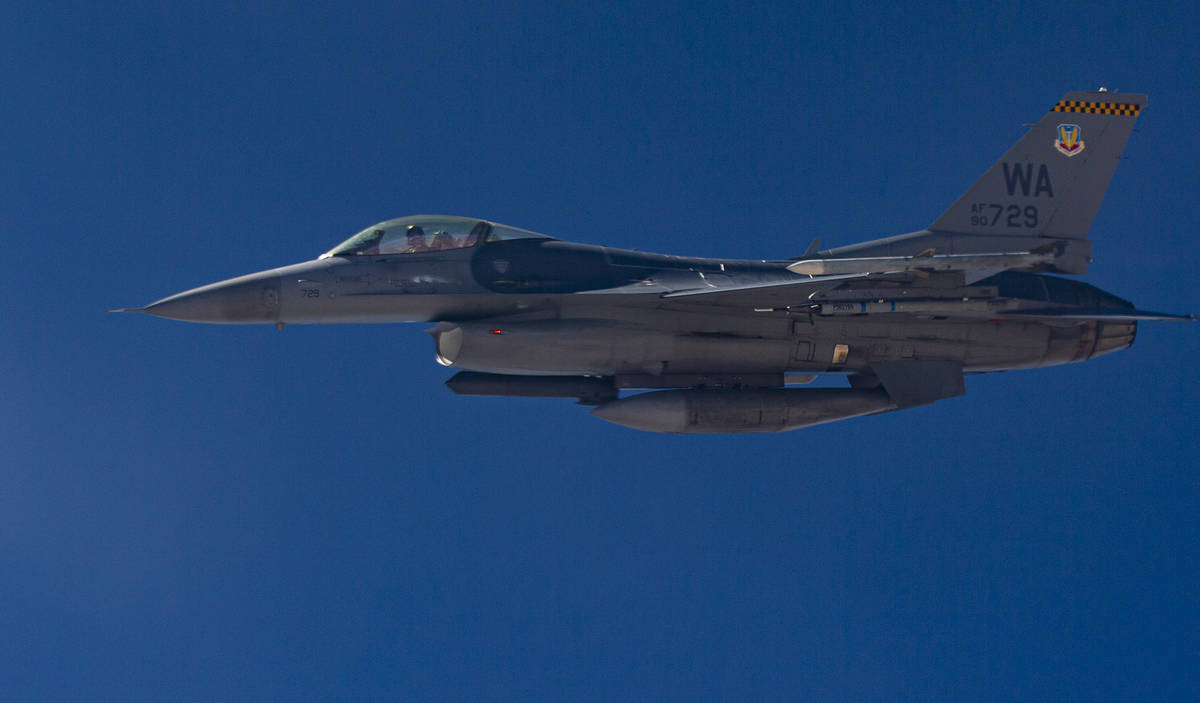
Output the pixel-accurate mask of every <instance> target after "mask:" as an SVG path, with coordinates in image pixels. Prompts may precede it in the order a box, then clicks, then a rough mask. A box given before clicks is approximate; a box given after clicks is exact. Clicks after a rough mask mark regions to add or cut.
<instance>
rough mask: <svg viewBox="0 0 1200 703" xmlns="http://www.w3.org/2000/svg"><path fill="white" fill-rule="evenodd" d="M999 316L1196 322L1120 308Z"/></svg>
mask: <svg viewBox="0 0 1200 703" xmlns="http://www.w3.org/2000/svg"><path fill="white" fill-rule="evenodd" d="M1000 314H1001V315H1005V316H1009V317H1042V318H1056V319H1060V320H1112V321H1113V322H1136V321H1137V320H1160V321H1171V322H1195V321H1196V316H1195V315H1174V314H1171V313H1167V312H1151V311H1149V310H1124V309H1120V308H1036V309H1034V310H1010V311H1007V312H1002V313H1000Z"/></svg>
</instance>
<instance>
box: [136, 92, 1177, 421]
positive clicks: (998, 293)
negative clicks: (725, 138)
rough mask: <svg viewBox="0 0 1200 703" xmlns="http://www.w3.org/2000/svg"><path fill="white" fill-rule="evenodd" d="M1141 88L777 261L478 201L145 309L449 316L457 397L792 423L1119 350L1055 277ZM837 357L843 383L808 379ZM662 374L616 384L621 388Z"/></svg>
mask: <svg viewBox="0 0 1200 703" xmlns="http://www.w3.org/2000/svg"><path fill="white" fill-rule="evenodd" d="M1145 105H1146V96H1145V95H1140V94H1118V93H1115V92H1108V91H1104V90H1101V91H1100V92H1072V93H1068V94H1067V95H1066V97H1064V98H1063V99H1062V100H1060V101H1058V102H1057V103H1055V104H1054V105H1053V107H1051V109H1050V110H1049V111H1048V112H1047V113H1046V115H1045V116H1044V117H1042V118H1041V120H1040V121H1038V122H1037V123H1036V124H1035V125H1033V127H1032V128H1030V129H1029V131H1028V132H1027V133H1026V134H1025V135H1024V136H1023V137H1022V138H1021V139H1020V140H1019V141H1017V143H1016V144H1015V145H1014V146H1013V147H1012V148H1011V149H1009V151H1008V152H1007V153H1005V154H1004V155H1003V156H1002V157H1001V158H1000V160H999V161H997V162H996V163H995V164H994V165H993V166H992V167H991V168H990V169H988V170H987V172H985V173H984V174H983V176H982V177H981V178H980V179H979V180H978V181H977V182H976V183H975V184H974V185H972V186H971V187H970V188H969V189H968V190H967V192H966V193H964V194H963V195H962V196H961V197H960V198H959V199H958V200H957V201H955V202H954V204H953V205H951V206H950V209H949V210H947V211H946V212H944V213H943V214H942V215H941V216H940V217H938V218H937V219H936V220H934V221H933V223H932V224H931V225H929V227H928V228H926V229H922V230H919V231H916V232H911V233H908V234H901V235H897V236H892V237H887V238H884V239H876V240H873V241H868V242H863V243H859V244H852V245H849V246H841V247H837V248H832V249H821V248H820V241H819V240H815V241H813V243H812V245H811V246H809V247H808V250H807V251H806V252H805V253H804V254H803V255H802V256H799V257H795V258H789V259H781V260H774V261H753V260H733V259H710V258H693V257H686V256H669V255H662V254H650V253H644V252H640V251H632V250H626V249H615V248H610V247H604V246H595V245H591V244H576V243H571V242H566V241H561V240H558V239H555V238H554V237H549V236H546V235H544V234H538V233H536V232H530V231H527V230H524V229H518V228H516V227H510V226H507V225H502V224H500V223H498V222H492V221H489V220H484V219H477V218H471V217H455V216H443V215H416V216H411V217H401V218H399V219H393V220H387V221H385V222H380V223H379V224H376V225H372V226H370V227H367V228H366V229H364V230H362V231H361V232H359V233H357V234H355V235H354V236H352V237H350V238H349V239H347V240H346V241H344V242H343V243H341V244H339V245H338V246H336V247H334V248H333V249H331V250H329V251H328V252H326V253H324V254H322V255H320V256H319V257H317V258H316V259H315V260H312V261H307V262H304V263H299V264H295V265H292V266H284V267H282V268H276V269H271V270H269V271H261V272H258V273H252V274H249V275H246V276H240V277H237V278H232V279H229V280H226V281H221V282H219V283H213V284H210V285H206V286H202V287H200V288H194V289H192V290H188V291H184V292H182V293H178V294H176V295H172V296H170V297H168V298H163V299H162V300H159V301H158V302H155V303H151V304H150V305H147V306H146V307H143V308H134V309H123V310H120V312H144V313H149V314H151V315H156V316H158V317H166V318H172V319H176V320H189V321H193V322H209V323H225V324H252V323H261V324H271V325H275V326H276V327H278V328H280V329H282V328H283V327H284V326H285V325H291V324H320V323H335V322H343V323H345V322H359V323H362V322H425V323H435V324H434V325H433V326H432V327H431V328H430V329H429V330H428V331H429V333H430V334H431V335H432V337H433V340H434V343H435V349H436V359H437V363H439V364H441V365H443V366H446V367H449V368H452V369H458V370H459V373H457V374H456V375H454V376H453V377H452V378H450V379H449V380H448V381H446V385H447V386H449V387H450V389H451V390H452V391H454V392H455V393H458V394H461V395H501V396H539V397H561V398H575V399H577V400H578V402H579V403H580V404H582V405H592V406H595V407H594V409H593V410H592V413H593V414H594V415H595V416H596V417H598V418H600V419H602V420H607V421H609V422H614V423H617V424H619V425H624V426H626V427H630V428H634V429H638V430H646V431H650V432H671V433H685V434H693V433H734V432H779V431H784V430H793V429H797V428H801V427H809V426H812V425H817V424H820V423H826V422H831V421H834V420H841V419H846V418H852V417H857V416H862V415H873V414H877V413H883V412H890V411H893V410H901V409H906V408H912V407H915V406H920V405H924V404H927V403H932V402H934V401H937V400H940V399H943V398H951V397H954V396H958V395H961V394H963V393H964V390H965V386H964V375H965V374H976V373H984V372H994V371H1008V370H1013V369H1028V368H1035V367H1040V366H1052V365H1056V364H1066V363H1071V362H1077V361H1086V360H1088V359H1093V358H1096V357H1098V356H1101V355H1104V354H1108V353H1110V352H1114V351H1117V350H1120V349H1125V348H1126V347H1128V346H1130V345H1131V344H1132V343H1133V339H1134V335H1135V333H1136V332H1137V324H1138V322H1139V321H1142V320H1191V319H1194V318H1192V317H1191V316H1187V315H1172V314H1166V313H1159V312H1149V311H1145V310H1139V309H1137V308H1135V307H1134V305H1133V304H1132V303H1130V302H1128V301H1126V300H1123V299H1121V298H1119V297H1117V296H1115V295H1113V294H1111V293H1107V292H1105V291H1102V290H1100V289H1098V288H1096V287H1094V286H1091V285H1088V284H1086V283H1082V282H1079V281H1076V280H1072V279H1069V278H1063V277H1060V276H1052V275H1046V274H1066V275H1079V274H1083V273H1085V272H1086V271H1087V265H1088V263H1089V262H1090V261H1091V254H1092V246H1091V242H1090V241H1089V240H1088V238H1087V237H1088V230H1089V228H1090V227H1091V224H1092V220H1093V219H1094V218H1095V216H1096V212H1097V210H1098V209H1099V207H1100V201H1101V199H1102V198H1103V196H1104V192H1105V190H1106V189H1107V188H1108V184H1109V181H1110V180H1111V179H1112V175H1113V171H1114V170H1115V169H1116V166H1117V162H1118V160H1119V158H1120V156H1121V152H1122V150H1123V149H1124V148H1125V142H1126V140H1127V139H1128V138H1129V135H1130V132H1131V131H1132V129H1133V125H1134V122H1135V121H1136V120H1137V117H1138V114H1139V113H1140V112H1141V110H1142V108H1143V107H1144V106H1145ZM819 374H840V375H843V376H845V377H846V378H847V379H848V387H840V388H837V387H832V388H831V387H822V388H802V387H797V386H798V385H803V384H804V383H806V382H808V381H810V380H812V379H813V378H814V377H816V376H817V375H819ZM634 389H637V390H646V391H648V392H642V393H635V394H632V395H624V396H623V395H622V392H623V391H628V390H634Z"/></svg>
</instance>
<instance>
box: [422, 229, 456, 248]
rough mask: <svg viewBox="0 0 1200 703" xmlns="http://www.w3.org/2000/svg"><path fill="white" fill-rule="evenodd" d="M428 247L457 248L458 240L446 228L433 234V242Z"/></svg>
mask: <svg viewBox="0 0 1200 703" xmlns="http://www.w3.org/2000/svg"><path fill="white" fill-rule="evenodd" d="M429 248H430V249H431V250H433V251H444V250H446V249H457V248H458V240H456V239H455V238H454V235H452V234H450V233H449V232H447V231H446V230H441V231H439V232H437V233H436V234H434V235H433V244H430V245H429Z"/></svg>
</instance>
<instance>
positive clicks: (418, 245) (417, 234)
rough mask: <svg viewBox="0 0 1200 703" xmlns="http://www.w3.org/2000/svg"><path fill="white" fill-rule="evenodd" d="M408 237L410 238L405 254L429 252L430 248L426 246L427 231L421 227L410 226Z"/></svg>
mask: <svg viewBox="0 0 1200 703" xmlns="http://www.w3.org/2000/svg"><path fill="white" fill-rule="evenodd" d="M406 236H407V237H408V246H407V248H405V250H404V253H405V254H417V253H419V252H422V251H429V247H427V246H425V230H423V229H421V225H409V226H408V231H407V232H406Z"/></svg>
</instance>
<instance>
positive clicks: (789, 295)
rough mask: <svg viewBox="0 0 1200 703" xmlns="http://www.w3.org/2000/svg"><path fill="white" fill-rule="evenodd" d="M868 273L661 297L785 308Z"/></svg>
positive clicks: (708, 302)
mask: <svg viewBox="0 0 1200 703" xmlns="http://www.w3.org/2000/svg"><path fill="white" fill-rule="evenodd" d="M869 275H870V274H867V273H853V274H845V275H840V276H821V277H818V278H800V279H797V280H794V281H768V282H765V283H748V284H744V285H740V286H726V287H721V288H693V289H690V290H680V291H673V292H670V293H664V294H663V295H662V297H663V298H666V299H670V300H678V301H680V302H685V301H686V302H689V303H704V304H710V305H730V306H744V307H753V308H773V307H786V306H788V305H800V304H803V303H806V302H808V299H809V298H810V297H812V295H813V294H815V293H819V292H821V291H824V290H829V289H830V288H834V287H836V286H838V285H840V284H842V283H845V282H846V281H848V280H852V279H859V278H866V277H867V276H869Z"/></svg>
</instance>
